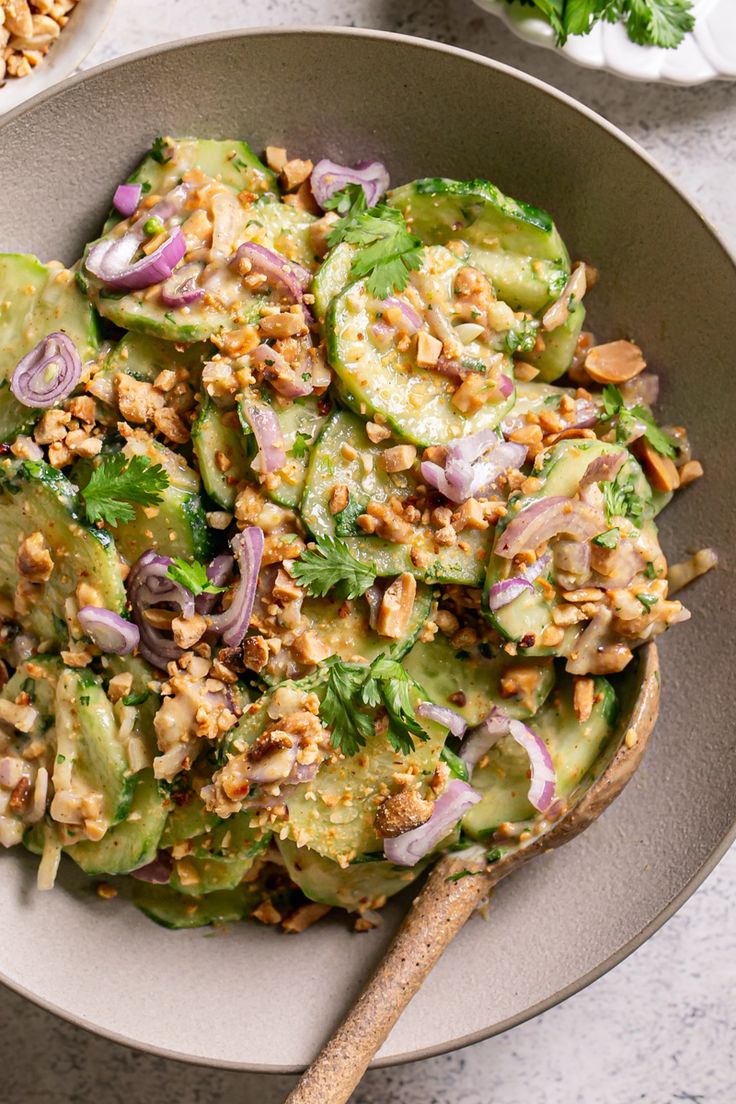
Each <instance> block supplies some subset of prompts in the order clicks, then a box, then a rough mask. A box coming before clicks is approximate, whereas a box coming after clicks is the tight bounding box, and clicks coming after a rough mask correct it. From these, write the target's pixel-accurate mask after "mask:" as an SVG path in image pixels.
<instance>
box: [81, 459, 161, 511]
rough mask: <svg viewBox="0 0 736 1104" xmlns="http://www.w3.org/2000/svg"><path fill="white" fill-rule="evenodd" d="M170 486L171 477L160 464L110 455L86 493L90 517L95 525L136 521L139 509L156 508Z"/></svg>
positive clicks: (87, 509) (86, 508) (92, 476)
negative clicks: (136, 508)
mask: <svg viewBox="0 0 736 1104" xmlns="http://www.w3.org/2000/svg"><path fill="white" fill-rule="evenodd" d="M168 485H169V477H168V476H167V474H166V472H165V471H164V469H163V468H162V466H161V465H160V464H152V463H151V461H150V460H149V459H148V457H147V456H133V457H132V458H131V459H130V460H128V458H127V457H126V456H124V455H123V454H122V453H121V452H118V453H115V454H114V455H113V456H106V457H105V459H104V460H103V461H102V463H101V464H100V465H99V467H97V468H95V470H94V471H93V472H92V475H91V477H90V480H89V483H88V484H87V486H86V487H85V488H84V489H83V491H82V498H83V500H84V508H85V512H86V514H87V518H88V520H89V521H91V522H92V523H93V524H94V523H95V522H98V521H102V522H104V523H105V525H117V524H118V522H121V521H133V519H134V518H135V510H134V509H133V504H135V505H138V506H155V505H156V503H158V502H160V501H161V494H162V492H163V491H165V490H166V488H167V487H168Z"/></svg>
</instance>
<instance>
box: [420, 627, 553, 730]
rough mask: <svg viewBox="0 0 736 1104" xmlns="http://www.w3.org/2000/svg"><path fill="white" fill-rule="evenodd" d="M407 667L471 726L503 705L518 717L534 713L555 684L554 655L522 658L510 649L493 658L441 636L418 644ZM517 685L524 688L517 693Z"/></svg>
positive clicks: (432, 696) (430, 696)
mask: <svg viewBox="0 0 736 1104" xmlns="http://www.w3.org/2000/svg"><path fill="white" fill-rule="evenodd" d="M403 667H404V670H405V671H407V672H408V673H409V674H410V675H411V677H412V678H413V679H414V680H415V682H417V683H418V684H419V685H420V686H421V687H422V689H423V690H424V691H425V692H426V696H427V698H428V699H429V700H430V701H432V702H434V703H435V705H444V706H450V707H451V708H452V709H454V710H455V712H457V713H459V714H460V715H461V716H462V717H464V718H465V720H466V721H467V722H468V724H469V725H475V724H479V723H480V721H482V720H484V719H485V718H486V717H487V716H488V714H489V713H490V711H491V709H493V707H494V705H500V706H502V707H503V708H504V709H505V710H506V712H507V713H509V714H510V715H511V716H512V717H518V718H520V719H522V718H526V717H531V716H533V714H534V713H536V712H537V710H538V709H539V708H540V707H541V706H542V705H543V703H544V701H545V700H546V698H547V697H548V695H549V694H550V692H551V690H552V687H553V686H554V682H555V671H554V666H553V663H552V660H551V659H517V658H515V657H512V656H508V655H506V653H505V652H499V653H498V655H496V656H494V657H493V658H492V659H487V658H486V657H485V656H483V655H482V654H481V653H480V652H479V651H478V649H477V648H474V649H472V650H471V651H462V652H457V651H456V650H455V649H454V648H453V647H452V645H451V644H450V642H449V640H448V639H447V638H446V637H444V636H439V635H438V636H436V637H435V639H434V640H433V641H431V642H430V643H426V644H424V643H421V642H420V643H418V644H415V645H414V647H413V648H412V650H411V651H410V652H409V654H408V655H407V656H406V658H405V659H404V662H403ZM502 679H504V692H502V689H501V680H502ZM512 686H518V689H517V690H515V691H513V690H512V689H511V687H512ZM458 691H462V693H463V694H464V696H465V701H464V702H458V701H457V695H458ZM451 697H454V698H455V700H454V701H452V700H451Z"/></svg>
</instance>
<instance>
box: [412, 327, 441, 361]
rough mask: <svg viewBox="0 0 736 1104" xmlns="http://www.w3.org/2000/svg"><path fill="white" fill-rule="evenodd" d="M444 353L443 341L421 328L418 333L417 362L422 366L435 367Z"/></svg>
mask: <svg viewBox="0 0 736 1104" xmlns="http://www.w3.org/2000/svg"><path fill="white" fill-rule="evenodd" d="M441 355H442V342H441V341H440V340H439V339H438V338H436V337H432V335H431V334H428V333H426V332H425V331H424V330H420V331H419V333H418V334H417V364H418V365H419V367H420V368H433V367H434V366H435V364H436V363H437V361H438V360H439V359H440V356H441Z"/></svg>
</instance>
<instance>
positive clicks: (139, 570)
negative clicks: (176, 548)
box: [125, 548, 195, 670]
mask: <svg viewBox="0 0 736 1104" xmlns="http://www.w3.org/2000/svg"><path fill="white" fill-rule="evenodd" d="M173 562H174V561H173V560H172V559H171V558H170V557H169V556H157V555H156V553H155V552H154V551H153V549H152V548H149V549H148V551H147V552H144V553H143V555H142V556H140V557H139V559H138V560H136V562H135V563H134V564H133V566H132V568H131V569H130V573H129V575H128V578H127V579H126V580H125V586H126V589H127V591H128V598H129V600H130V607H131V612H132V614H133V620H134V621H135V623H136V625H137V626H138V629H139V631H140V641H139V645H138V647H139V651H140V653H141V655H142V656H143V658H144V659H147V660H148V662H149V663H151V664H152V665H153V666H154V667H159V668H160V669H161V670H166V664H167V663H168V662H169V660H172V659H179V657H180V656H182V655H183V654H184V653H183V650H182V649H181V648H180V647H179V645H178V644H176V643H175V642H174V640H172V639H171V637H169V636H166V635H164V634H163V633H162V632H161V631H160V630H159V629H155V628H154V627H153V625H152V624H151V623H150V621H148V620H147V619H146V618H145V617H144V611H145V610H147V609H150V608H151V607H152V606H163V605H166V606H174V607H178V609H179V610H180V612H181V616H182V617H183V618H187V619H188V618H190V617H192V616H193V615H194V612H195V608H194V595H193V594H192V592H191V591H190V590H188V589H187V587H185V586H182V585H181V583H177V582H176V581H175V580H174V579H171V578H170V577H169V574H168V571H169V567H170V566H171V564H172V563H173Z"/></svg>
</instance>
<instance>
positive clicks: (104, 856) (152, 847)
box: [64, 770, 167, 875]
mask: <svg viewBox="0 0 736 1104" xmlns="http://www.w3.org/2000/svg"><path fill="white" fill-rule="evenodd" d="M166 804H167V803H166V799H165V798H164V797H163V796H162V794H161V792H160V790H159V786H158V782H157V781H156V779H155V778H154V777H153V774H152V773H151V771H149V770H146V771H142V772H141V773H140V774H138V775H136V776H135V791H134V793H133V802H132V804H131V806H130V811H129V813H128V816H127V819H126V820H124V821H122V822H121V823H120V824H116V825H115V826H114V827H113V828H110V830H109V831H108V832H106V833H105V835H104V836H103V837H102V839H101V840H97V841H95V842H94V843H93V842H92V841H91V840H80V842H79V843H74V844H72V845H71V846H68V847H65V848H64V850H65V852H66V854H67V855H69V856H70V858H72V859H74V861H75V863H76V864H77V866H79V867H81V868H82V870H83V871H84V872H85V874H94V875H97V874H129V873H130V871H131V870H138V868H139V867H141V866H145V865H146V863H149V862H153V860H154V859H155V858H156V852H157V850H158V845H159V840H160V838H161V832H162V830H163V827H164V823H165V821H166V814H167V807H166Z"/></svg>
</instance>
